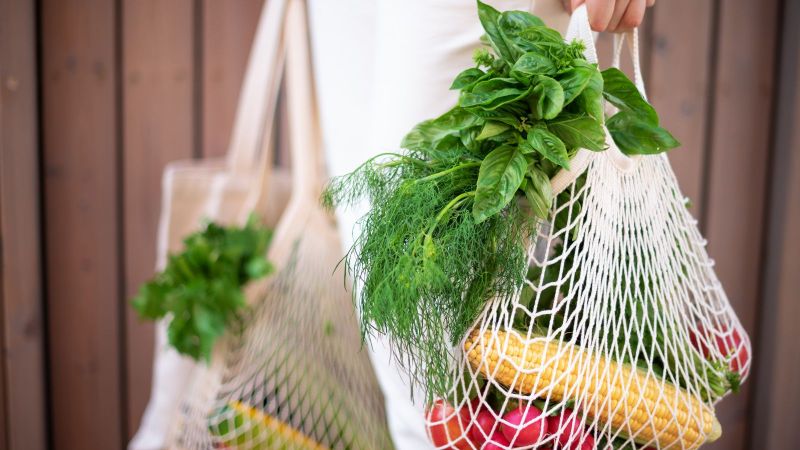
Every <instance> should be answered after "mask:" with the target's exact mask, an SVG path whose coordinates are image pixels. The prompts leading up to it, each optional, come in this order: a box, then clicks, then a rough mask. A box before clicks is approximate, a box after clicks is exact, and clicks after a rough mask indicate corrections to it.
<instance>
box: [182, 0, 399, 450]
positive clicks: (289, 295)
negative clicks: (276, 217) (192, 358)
mask: <svg viewBox="0 0 800 450" xmlns="http://www.w3.org/2000/svg"><path fill="white" fill-rule="evenodd" d="M279 3H283V2H281V1H280V0H271V1H270V2H268V4H267V6H266V7H267V8H271V10H272V11H274V12H276V13H278V14H283V10H284V8H282V7H280V6H278V5H279ZM285 3H286V5H285V23H284V24H283V26H284V28H285V31H284V36H283V38H282V39H285V41H286V44H285V45H286V47H285V52H286V89H287V90H286V98H287V113H288V116H287V120H288V122H289V140H290V144H291V149H290V150H291V151H290V155H291V159H292V161H291V162H292V169H291V172H292V173H291V175H292V183H291V184H292V188H291V197H290V200H289V203H288V205H287V206H286V209H285V211H284V212H283V215H282V216H281V219H280V221H279V223H278V225H277V227H276V230H275V235H274V238H273V241H272V244H271V247H270V249H269V255H268V260H269V261H270V262H272V263H273V264H274V265H275V267H276V268H277V269H278V270H277V273H276V274H274V275H273V276H271V277H270V278H269V279H267V280H264V281H263V282H257V283H254V284H253V285H251V286H248V287H247V292H246V296H247V298H248V299H250V302H251V305H250V309H249V311H248V314H247V318H246V320H245V321H244V323H243V324H242V327H241V329H239V330H230V332H229V333H228V334H227V335H226V336H225V337H223V338H222V340H221V342H219V343H218V344H217V347H215V352H214V354H213V356H212V361H211V362H210V364H209V365H208V366H206V367H201V368H199V369H198V370H196V371H195V372H194V376H193V377H192V379H191V380H188V382H189V383H190V386H189V387H188V389H187V391H188V394H187V395H186V397H185V398H184V399H183V401H182V404H181V408H180V413H179V417H178V419H177V420H176V425H175V426H174V427H173V430H172V433H171V438H170V441H171V448H175V449H191V450H201V449H202V450H206V449H215V448H226V449H251V450H255V449H259V450H260V449H286V450H293V449H315V450H316V449H354V450H355V449H364V450H371V449H391V448H392V443H391V440H390V437H389V433H388V428H387V424H386V419H385V412H384V406H383V396H382V394H381V392H380V389H379V386H378V384H377V380H376V378H375V375H374V372H373V370H372V366H371V364H370V361H369V357H368V355H367V353H366V351H364V349H363V348H362V341H361V337H360V334H359V328H358V322H357V319H356V315H355V308H354V305H353V302H352V296H351V294H350V293H349V292H348V291H347V289H346V286H345V284H344V283H343V282H342V277H341V274H340V273H339V272H334V268H335V267H336V265H337V263H338V261H339V259H340V258H341V255H342V251H341V248H340V244H339V237H338V233H337V229H336V224H335V222H334V221H333V219H332V217H331V215H330V214H329V213H328V212H327V211H325V210H324V209H322V207H321V206H320V205H319V202H318V198H319V195H320V192H321V189H322V188H321V183H322V182H323V180H324V170H323V168H322V166H323V163H322V157H321V151H320V145H321V140H320V136H319V127H318V124H317V122H316V120H317V118H316V109H315V103H314V98H313V90H312V83H311V73H310V59H309V53H308V52H309V49H308V42H307V36H306V34H307V31H306V14H305V5H304V3H303V2H302V1H300V0H287V1H286V2H285ZM265 14H266V13H265ZM262 23H263V21H262ZM281 48H283V47H281ZM270 94H271V95H274V94H275V93H274V92H273V93H270ZM261 188H262V190H264V186H262V187H261ZM254 203H255V204H259V203H260V202H259V201H255V202H254Z"/></svg>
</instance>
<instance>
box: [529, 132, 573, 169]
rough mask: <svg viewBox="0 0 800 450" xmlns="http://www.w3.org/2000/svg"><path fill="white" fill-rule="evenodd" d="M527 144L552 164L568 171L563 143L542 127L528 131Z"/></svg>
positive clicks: (567, 156)
mask: <svg viewBox="0 0 800 450" xmlns="http://www.w3.org/2000/svg"><path fill="white" fill-rule="evenodd" d="M527 144H528V145H530V146H531V147H532V148H533V149H535V150H536V151H537V152H539V153H540V154H541V155H542V156H544V157H545V158H547V159H548V160H550V161H552V162H553V163H555V164H557V165H559V166H561V167H563V168H565V169H569V155H568V154H567V148H566V147H565V146H564V142H562V141H561V139H559V138H558V136H556V135H555V134H553V133H551V132H549V131H547V129H546V128H544V127H534V128H531V130H530V131H528V138H527Z"/></svg>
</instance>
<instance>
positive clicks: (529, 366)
mask: <svg viewBox="0 0 800 450" xmlns="http://www.w3.org/2000/svg"><path fill="white" fill-rule="evenodd" d="M464 350H465V353H466V354H467V358H468V360H469V362H470V365H471V366H472V368H473V369H474V370H479V371H480V372H482V373H483V375H484V376H486V377H489V378H490V379H493V380H495V381H497V382H498V383H500V384H502V385H504V386H506V387H509V388H511V389H513V390H516V391H518V392H521V393H523V394H530V395H532V396H533V397H538V398H547V397H549V398H550V399H551V400H553V401H562V400H565V399H568V398H572V399H573V400H576V401H578V404H580V407H581V408H582V410H583V411H585V413H586V415H587V416H588V419H589V420H592V419H596V420H598V421H599V422H602V423H605V424H608V425H609V426H610V427H611V428H612V429H613V430H615V431H618V432H620V433H621V434H624V435H625V436H629V437H632V438H633V440H634V441H635V442H637V443H639V444H648V445H654V444H657V446H658V448H661V449H666V448H671V449H684V450H693V449H696V448H698V447H700V445H702V444H704V443H706V442H712V441H714V440H716V439H717V438H719V436H720V435H721V434H722V427H721V426H720V424H719V422H718V421H717V419H716V417H715V416H714V410H713V409H712V408H711V407H710V406H708V405H706V404H705V403H703V402H702V401H701V400H700V399H699V398H697V397H695V396H693V395H691V394H689V393H687V392H686V391H684V390H683V389H680V388H678V387H676V386H674V385H672V384H670V383H666V382H663V381H660V380H658V379H656V378H654V377H653V376H648V375H647V374H646V373H645V372H643V371H641V370H639V369H636V368H632V367H630V366H628V365H627V364H619V363H616V362H614V361H611V360H609V359H607V358H605V357H603V356H599V355H594V354H592V353H591V352H589V351H587V350H584V349H582V348H580V347H577V346H574V345H571V344H568V343H563V342H559V341H555V340H551V341H548V340H547V339H536V340H533V341H525V342H523V338H522V337H521V336H520V335H519V334H518V333H516V332H514V331H511V332H506V331H497V332H493V331H485V332H480V331H478V330H474V331H473V332H472V333H471V334H470V335H469V336H468V337H467V339H466V342H465V343H464Z"/></svg>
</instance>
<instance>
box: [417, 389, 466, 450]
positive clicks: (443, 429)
mask: <svg viewBox="0 0 800 450" xmlns="http://www.w3.org/2000/svg"><path fill="white" fill-rule="evenodd" d="M462 410H463V409H462ZM425 418H426V419H427V422H428V423H427V427H428V435H429V437H430V439H431V442H433V445H435V446H436V447H442V448H448V449H458V450H470V449H471V448H472V446H471V445H470V444H469V441H468V440H467V437H466V436H465V434H466V433H465V432H464V427H463V425H464V421H463V420H464V419H463V416H462V414H461V410H459V411H456V409H455V408H453V407H452V406H450V404H449V403H447V401H445V400H442V399H438V400H436V401H434V402H433V405H431V406H429V407H428V408H427V411H426V414H425Z"/></svg>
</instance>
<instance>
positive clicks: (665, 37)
mask: <svg viewBox="0 0 800 450" xmlns="http://www.w3.org/2000/svg"><path fill="white" fill-rule="evenodd" d="M653 13H654V14H653V30H652V31H653V35H652V36H653V39H652V47H651V53H650V55H651V56H650V68H651V69H650V77H649V78H648V82H649V83H648V88H649V90H648V93H649V96H650V101H651V102H652V103H653V106H655V108H656V110H657V111H658V115H659V116H660V119H661V125H662V126H663V127H665V128H666V129H668V130H669V131H670V132H671V133H672V134H673V135H674V136H675V137H676V138H677V139H678V140H679V141H680V142H681V144H682V146H681V147H680V148H678V149H675V150H673V151H672V152H670V154H669V159H670V162H671V163H672V167H673V170H674V171H675V174H676V176H677V177H678V181H679V182H680V186H681V190H682V192H683V194H684V195H685V196H687V197H689V199H690V200H691V202H692V207H691V210H692V212H693V213H694V214H695V216H697V217H699V216H702V207H703V204H702V200H703V184H704V183H703V177H704V174H705V158H706V151H707V148H706V138H707V133H708V127H707V125H708V124H707V120H706V119H707V116H708V107H709V105H708V102H709V99H710V97H711V96H710V89H711V87H712V80H711V73H710V72H711V55H712V54H713V39H712V38H713V36H712V31H713V29H714V27H713V26H712V25H713V20H714V18H713V17H712V14H713V4H712V2H710V1H697V0H670V1H666V2H659V3H658V8H656V9H655V10H654V11H653Z"/></svg>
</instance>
